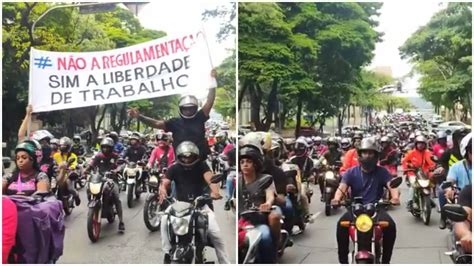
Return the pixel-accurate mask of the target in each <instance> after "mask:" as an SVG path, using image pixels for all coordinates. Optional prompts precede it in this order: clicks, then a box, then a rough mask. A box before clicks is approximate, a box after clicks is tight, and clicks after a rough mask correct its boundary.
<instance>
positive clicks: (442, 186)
mask: <svg viewBox="0 0 474 266" xmlns="http://www.w3.org/2000/svg"><path fill="white" fill-rule="evenodd" d="M452 186H453V182H451V181H444V182H443V183H441V189H442V190H445V189H447V188H450V187H452Z"/></svg>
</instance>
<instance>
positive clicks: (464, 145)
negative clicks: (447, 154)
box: [459, 132, 472, 157]
mask: <svg viewBox="0 0 474 266" xmlns="http://www.w3.org/2000/svg"><path fill="white" fill-rule="evenodd" d="M459 148H460V150H461V155H462V157H465V156H466V151H467V149H468V148H469V149H472V132H471V133H469V134H467V135H466V136H465V137H464V138H463V139H462V140H461V143H460V144H459Z"/></svg>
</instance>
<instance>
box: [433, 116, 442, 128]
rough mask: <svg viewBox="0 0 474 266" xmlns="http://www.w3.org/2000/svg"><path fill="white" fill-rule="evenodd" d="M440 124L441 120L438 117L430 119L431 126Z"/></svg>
mask: <svg viewBox="0 0 474 266" xmlns="http://www.w3.org/2000/svg"><path fill="white" fill-rule="evenodd" d="M441 123H443V118H442V117H441V116H440V115H433V117H432V118H431V121H430V124H431V125H432V126H438V125H439V124H441Z"/></svg>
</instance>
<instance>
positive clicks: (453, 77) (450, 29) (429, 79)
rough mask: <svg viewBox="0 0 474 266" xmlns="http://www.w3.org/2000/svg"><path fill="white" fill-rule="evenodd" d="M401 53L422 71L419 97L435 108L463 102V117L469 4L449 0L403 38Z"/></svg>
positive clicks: (468, 80)
mask: <svg viewBox="0 0 474 266" xmlns="http://www.w3.org/2000/svg"><path fill="white" fill-rule="evenodd" d="M400 53H401V55H402V57H403V58H409V59H410V61H411V62H412V63H414V65H415V70H416V72H418V73H420V74H421V80H420V87H419V88H418V92H419V93H420V94H421V95H422V97H423V98H425V99H426V100H428V101H430V102H431V103H432V104H433V105H434V106H435V108H436V109H439V107H440V106H442V105H444V106H445V107H447V108H448V109H451V110H452V109H454V106H455V104H457V103H460V104H462V106H463V107H464V110H463V111H464V115H463V118H464V120H466V119H467V115H468V114H469V113H470V112H471V109H472V107H471V97H472V9H471V3H449V4H448V5H447V8H446V9H443V10H441V11H439V12H438V13H436V14H435V15H433V17H432V18H431V20H430V21H429V22H428V23H427V24H426V25H424V26H422V27H420V28H419V29H418V30H417V31H416V32H415V33H413V35H412V36H411V37H410V38H409V39H407V40H406V41H405V43H404V44H403V46H402V47H400Z"/></svg>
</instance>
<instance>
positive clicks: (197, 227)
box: [159, 176, 222, 264]
mask: <svg viewBox="0 0 474 266" xmlns="http://www.w3.org/2000/svg"><path fill="white" fill-rule="evenodd" d="M221 178H222V176H213V177H212V179H211V183H213V184H217V183H219V182H220V181H221ZM190 200H191V199H190ZM211 203H212V198H211V197H210V196H209V195H207V194H205V195H202V196H199V197H197V198H195V199H194V200H192V203H189V202H184V201H177V200H171V205H170V206H169V207H168V208H167V209H166V210H165V211H164V212H161V213H160V214H159V215H160V216H162V215H166V216H167V219H166V222H167V226H168V229H169V231H168V232H169V235H170V241H171V246H172V248H171V251H170V258H171V264H191V263H192V262H193V261H194V263H195V264H203V263H209V262H207V261H206V258H205V247H206V246H211V247H212V244H211V242H210V241H209V238H208V235H207V234H208V232H207V227H208V217H207V213H206V212H205V211H204V210H205V208H204V207H205V205H210V204H211Z"/></svg>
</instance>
